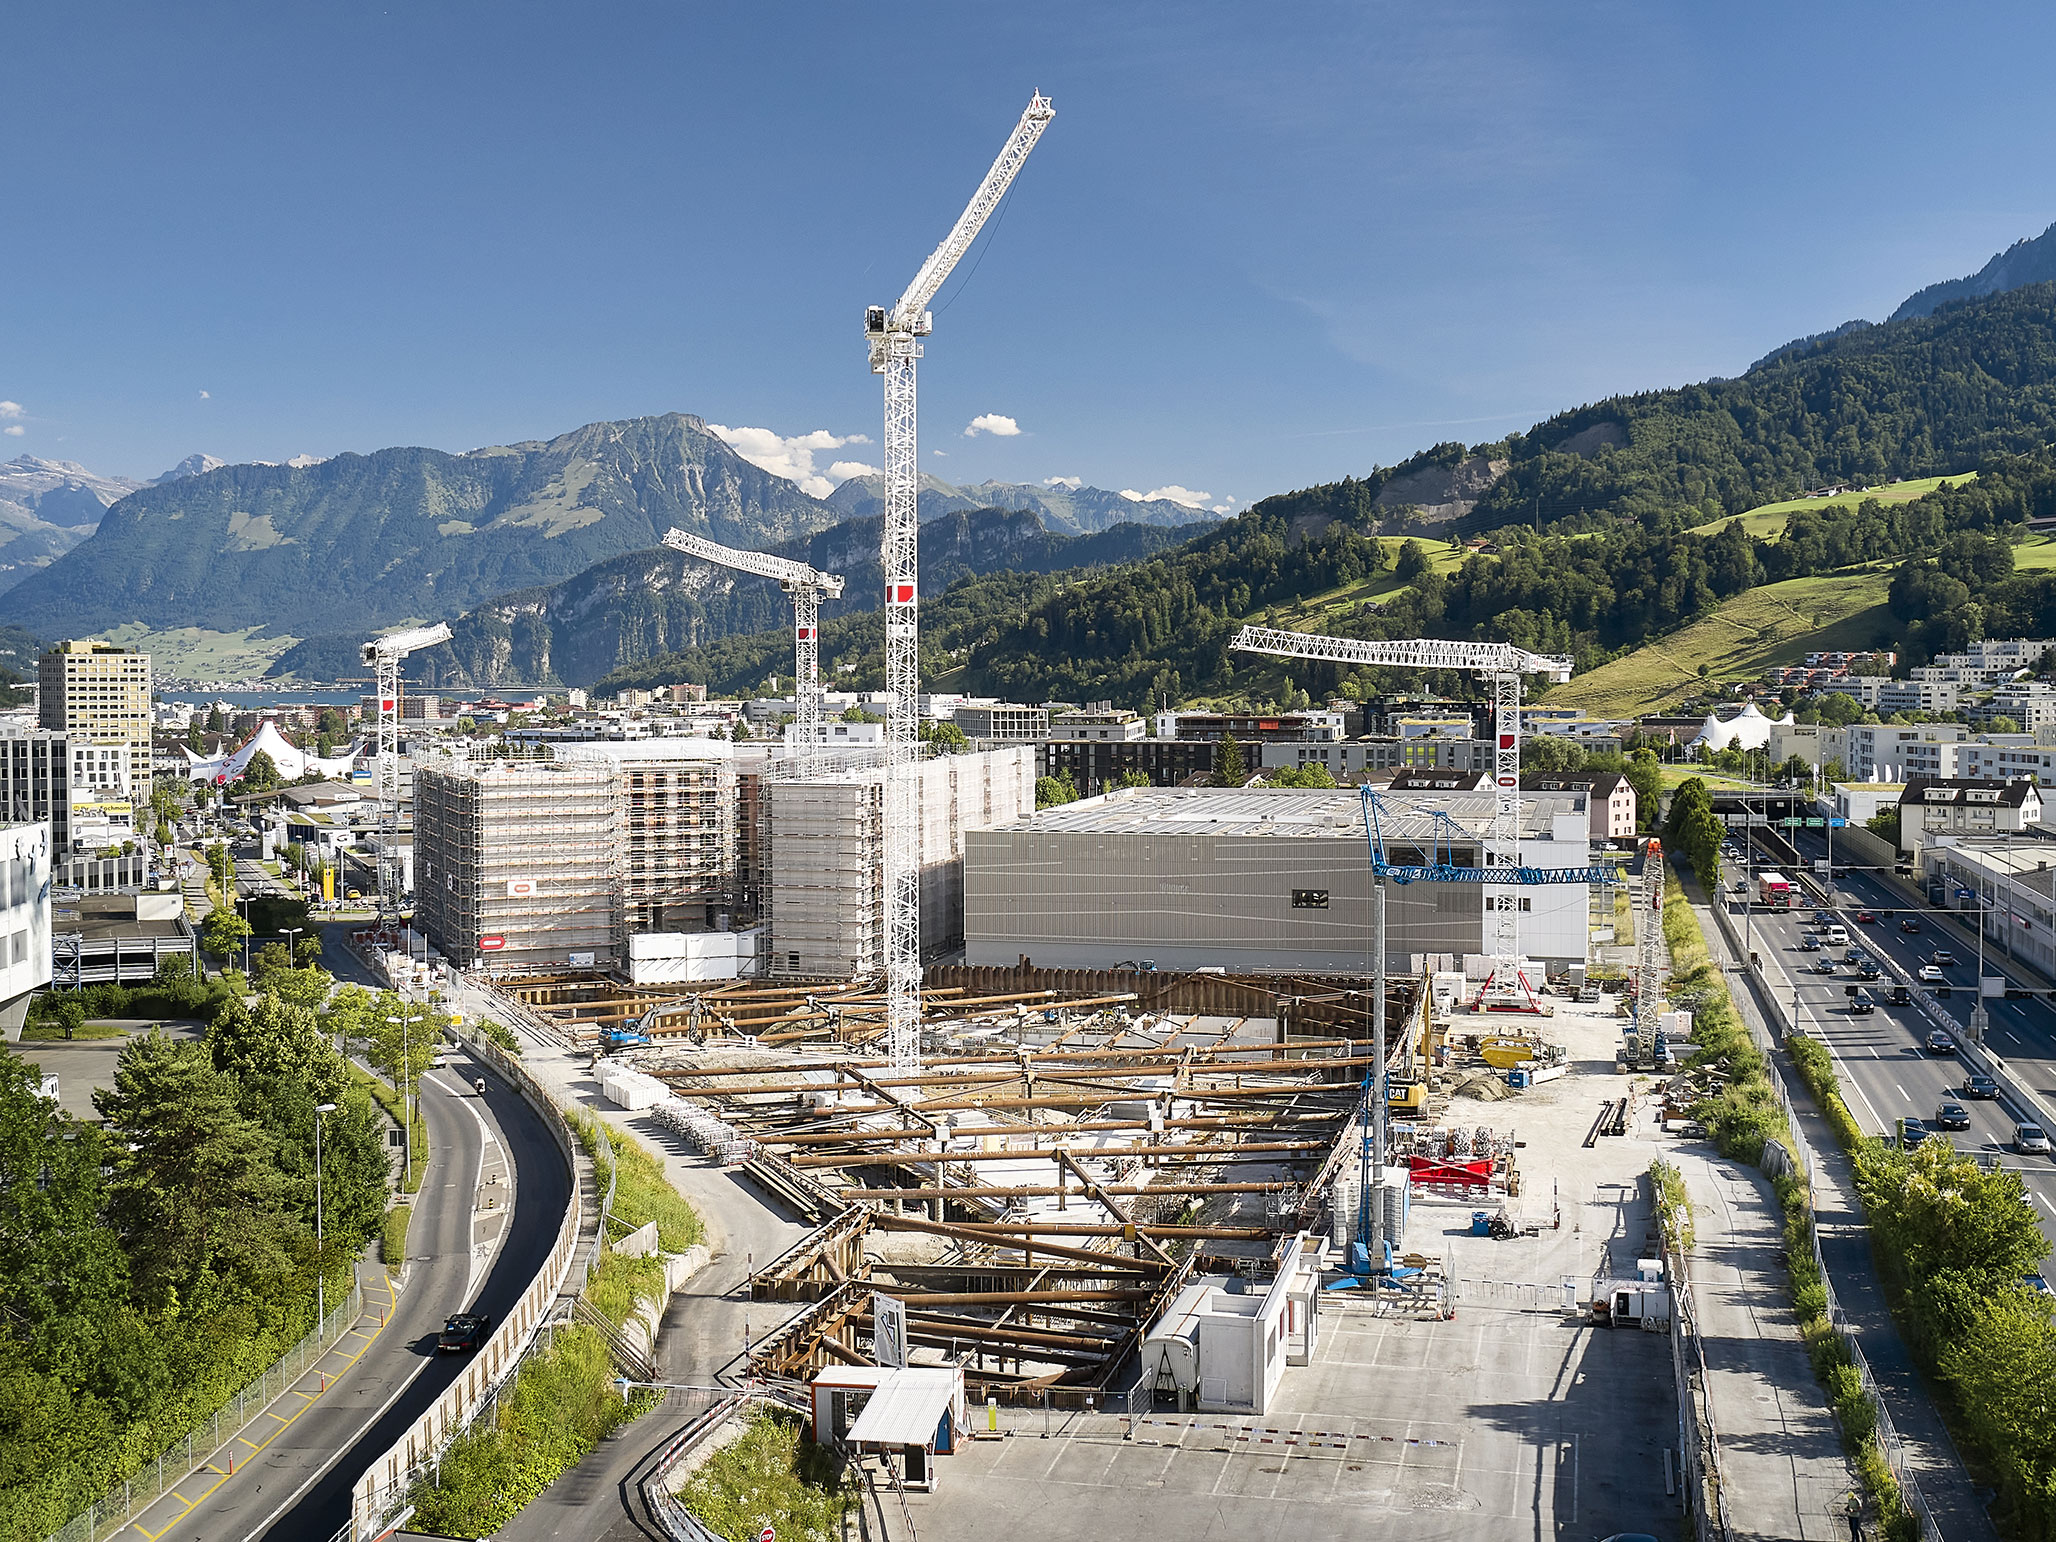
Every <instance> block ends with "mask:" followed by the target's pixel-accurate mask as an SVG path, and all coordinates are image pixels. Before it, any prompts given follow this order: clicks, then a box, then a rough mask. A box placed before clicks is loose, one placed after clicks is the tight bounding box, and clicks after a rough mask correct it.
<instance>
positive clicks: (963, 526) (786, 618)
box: [271, 509, 1183, 689]
mask: <svg viewBox="0 0 2056 1542" xmlns="http://www.w3.org/2000/svg"><path fill="white" fill-rule="evenodd" d="M879 525H880V521H879V520H878V519H876V518H873V519H857V520H848V521H845V522H844V523H842V524H839V525H835V526H832V527H831V528H829V529H827V530H824V531H822V532H820V533H819V534H817V535H814V536H811V537H809V538H807V539H806V540H802V541H792V542H786V543H784V545H783V546H782V547H780V548H778V550H779V555H781V556H788V557H796V558H798V559H800V560H801V561H804V562H807V563H810V564H811V565H813V566H814V567H817V568H819V569H821V570H822V571H823V572H827V573H839V574H841V575H842V576H843V578H844V580H845V587H844V590H843V597H842V598H841V599H840V600H834V601H830V602H828V603H827V604H826V605H824V606H823V607H822V614H823V615H824V616H825V617H829V618H833V617H835V616H839V615H847V614H850V613H851V612H854V611H859V610H869V609H875V608H876V606H877V604H878V600H879V597H880V596H881V595H882V593H883V590H884V574H883V571H882V569H881V567H880V565H879V536H880V529H879ZM1182 534H1183V532H1181V531H1175V530H1167V529H1163V528H1161V527H1152V526H1143V525H1123V526H1118V527H1116V528H1115V529H1113V530H1110V531H1104V532H1102V533H1100V534H1098V535H1092V536H1065V535H1059V534H1054V533H1052V532H1050V531H1048V530H1046V529H1044V528H1043V525H1042V521H1041V519H1040V517H1039V516H1038V515H1035V514H1033V513H1029V512H1027V511H1025V510H1017V511H1002V510H998V509H976V510H956V511H954V512H952V513H948V514H945V515H943V516H942V517H940V518H938V519H933V520H930V521H929V522H928V523H927V524H925V525H923V526H922V527H921V589H922V592H923V593H924V594H934V593H938V592H940V591H941V590H943V589H945V588H947V587H948V586H949V585H950V584H952V583H954V582H956V580H958V579H959V578H963V577H965V576H967V575H969V574H974V573H989V572H993V571H995V570H997V569H1001V568H1007V569H1014V570H1023V571H1030V572H1049V571H1053V570H1055V569H1057V568H1068V567H1086V566H1097V565H1100V564H1103V563H1106V562H1117V561H1124V560H1126V559H1128V558H1131V557H1143V556H1148V555H1150V554H1151V553H1153V552H1156V551H1161V550H1163V549H1164V548H1165V547H1168V546H1170V545H1173V544H1175V543H1176V542H1177V541H1178V539H1179V538H1180V536H1181V535H1182ZM791 621H792V611H791V609H790V606H789V604H788V602H787V601H786V598H785V596H784V595H783V594H782V593H781V592H780V591H779V588H778V586H777V585H776V584H775V583H773V582H771V581H770V580H769V579H763V578H754V577H751V576H749V575H747V574H743V573H737V572H734V571H732V570H730V569H727V568H717V567H713V566H711V565H709V564H707V563H704V562H700V561H698V560H696V559H694V558H691V557H687V556H685V555H683V554H682V553H680V552H675V551H672V550H670V549H669V548H668V547H658V548H657V549H656V550H654V551H639V552H630V553H628V554H626V555H624V556H620V557H610V558H608V559H607V560H606V561H604V562H600V563H596V564H594V565H593V566H592V567H590V568H588V569H586V570H585V571H584V572H583V573H580V574H578V575H577V576H575V577H573V578H570V579H567V580H565V581H564V582H563V583H558V584H551V585H547V586H541V587H537V588H533V589H525V590H521V591H519V592H517V593H514V594H505V595H500V596H498V597H497V598H495V599H492V600H489V601H487V602H486V603H485V604H483V605H480V606H477V607H475V608H474V609H472V610H471V611H470V612H468V613H467V614H466V615H464V616H463V617H461V618H460V619H458V620H457V621H454V622H452V623H451V631H452V632H453V633H454V634H455V635H453V636H452V637H451V639H450V641H449V642H447V643H444V644H442V645H441V646H439V647H435V648H429V649H426V650H424V651H422V652H420V653H417V654H414V655H412V656H411V657H410V658H409V659H408V661H407V678H408V679H409V680H410V681H413V682H416V683H417V684H419V685H420V686H422V687H424V688H447V689H494V688H498V687H500V686H512V685H548V684H554V683H562V684H565V685H589V684H591V683H592V682H593V681H595V680H597V679H599V678H600V677H601V676H603V675H606V674H608V673H610V672H612V671H613V670H615V669H618V668H620V667H621V666H623V665H626V664H639V663H641V662H643V661H644V660H645V659H650V658H655V657H657V656H659V655H661V654H666V653H677V652H679V651H681V650H683V649H686V648H693V647H699V646H701V645H703V644H705V643H709V642H712V641H714V640H716V639H718V638H722V637H731V636H735V635H738V634H741V633H745V632H758V631H764V630H766V629H769V628H773V627H784V626H789V625H790V624H791ZM361 641H362V636H361V634H357V633H346V634H342V635H338V636H334V637H322V638H313V639H309V640H308V641H306V642H303V643H301V644H299V645H298V646H297V647H294V648H293V649H291V650H290V651H289V652H287V653H286V654H285V655H284V656H283V657H281V658H280V659H279V661H278V662H277V663H276V664H275V665H274V666H273V667H272V671H271V673H272V674H273V675H275V676H285V675H299V676H302V677H305V678H313V679H330V678H334V677H335V676H337V675H339V674H344V673H348V672H351V671H352V670H354V669H355V668H356V667H357V665H356V657H357V647H358V644H359V643H360V642H361Z"/></svg>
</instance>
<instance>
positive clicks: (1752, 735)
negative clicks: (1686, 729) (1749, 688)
mask: <svg viewBox="0 0 2056 1542" xmlns="http://www.w3.org/2000/svg"><path fill="white" fill-rule="evenodd" d="M1791 724H1792V714H1791V713H1789V712H1788V713H1786V714H1785V715H1784V716H1783V717H1781V718H1775V719H1773V718H1768V717H1765V716H1764V715H1763V713H1762V712H1760V711H1758V710H1757V706H1756V703H1755V702H1753V701H1752V702H1748V703H1746V704H1744V706H1743V708H1742V710H1741V711H1740V712H1738V713H1736V714H1735V715H1734V716H1733V717H1731V718H1728V719H1727V720H1726V721H1725V722H1724V721H1722V720H1721V719H1720V718H1717V717H1715V716H1714V715H1713V714H1712V713H1711V712H1709V713H1707V714H1706V721H1705V722H1704V723H1702V724H1700V725H1699V733H1698V735H1697V736H1696V737H1695V738H1694V739H1693V740H1692V743H1691V745H1690V746H1689V747H1690V748H1692V749H1697V748H1698V747H1699V746H1700V745H1702V744H1703V745H1705V746H1706V747H1707V748H1708V749H1709V750H1760V749H1763V748H1765V747H1766V746H1768V745H1769V743H1770V731H1771V729H1773V728H1788V727H1790V726H1791Z"/></svg>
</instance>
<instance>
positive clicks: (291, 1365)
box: [50, 1282, 364, 1542]
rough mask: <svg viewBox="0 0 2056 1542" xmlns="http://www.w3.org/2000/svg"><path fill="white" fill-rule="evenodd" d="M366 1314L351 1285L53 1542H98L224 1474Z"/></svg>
mask: <svg viewBox="0 0 2056 1542" xmlns="http://www.w3.org/2000/svg"><path fill="white" fill-rule="evenodd" d="M363 1312H364V1289H363V1287H362V1286H361V1285H358V1284H356V1283H354V1282H353V1283H352V1284H351V1286H350V1293H349V1295H348V1296H347V1297H345V1298H344V1300H343V1301H342V1303H341V1304H340V1305H339V1306H337V1307H336V1308H335V1310H334V1311H332V1312H330V1313H329V1314H328V1316H327V1317H326V1318H325V1319H323V1320H322V1322H321V1323H320V1324H318V1325H317V1326H316V1327H315V1329H314V1330H313V1331H312V1332H311V1333H309V1334H308V1335H307V1336H306V1337H305V1338H303V1339H301V1340H300V1342H299V1343H297V1344H295V1345H294V1346H293V1347H292V1348H291V1349H289V1350H287V1351H286V1352H285V1353H284V1354H283V1355H281V1356H280V1357H279V1358H278V1359H277V1360H275V1361H273V1362H272V1364H271V1365H270V1366H268V1367H266V1369H265V1372H264V1374H263V1375H262V1376H259V1377H258V1378H257V1379H256V1380H255V1381H253V1382H251V1383H250V1384H249V1385H248V1386H247V1387H244V1388H243V1389H242V1390H241V1391H239V1392H237V1393H236V1395H235V1396H234V1397H232V1398H230V1399H229V1400H228V1401H227V1402H225V1403H223V1404H222V1405H221V1407H220V1408H218V1409H216V1410H215V1411H214V1413H212V1414H211V1415H209V1416H208V1418H207V1419H206V1420H205V1422H203V1423H201V1424H199V1425H196V1426H195V1427H194V1428H193V1429H192V1430H190V1431H189V1432H188V1433H187V1434H186V1435H185V1436H183V1437H182V1438H181V1439H179V1440H177V1441H175V1442H173V1443H172V1444H171V1445H169V1446H167V1447H165V1448H164V1450H162V1451H160V1452H159V1453H158V1454H157V1459H156V1460H155V1461H154V1462H145V1463H144V1464H143V1465H142V1466H141V1467H139V1468H137V1469H136V1470H135V1471H134V1472H133V1473H131V1474H130V1475H129V1476H128V1478H127V1479H125V1480H124V1481H123V1483H122V1485H121V1487H119V1488H114V1489H109V1490H108V1491H107V1493H106V1494H105V1495H104V1496H103V1497H102V1498H101V1499H100V1500H98V1501H97V1502H96V1503H94V1504H91V1505H88V1506H87V1507H86V1510H85V1513H83V1514H81V1515H75V1516H73V1517H72V1518H71V1520H70V1521H68V1522H67V1523H66V1524H65V1525H63V1526H61V1527H59V1528H58V1529H57V1530H56V1531H54V1532H52V1533H51V1534H50V1542H100V1539H101V1538H103V1537H110V1536H112V1535H113V1534H114V1533H115V1532H117V1531H119V1530H121V1529H122V1527H124V1526H126V1525H128V1524H129V1522H130V1521H132V1520H134V1519H135V1518H136V1517H137V1516H139V1515H141V1514H142V1513H143V1511H144V1510H146V1509H148V1508H149V1507H150V1506H151V1505H153V1504H155V1503H156V1502H157V1501H158V1500H159V1499H161V1498H162V1497H163V1496H164V1495H165V1493H166V1492H167V1491H169V1490H170V1489H172V1488H173V1487H175V1486H176V1485H178V1484H180V1483H183V1482H184V1481H185V1480H186V1479H187V1478H189V1477H191V1476H192V1475H193V1473H195V1472H196V1471H198V1470H199V1469H200V1468H202V1467H204V1466H206V1465H208V1464H209V1463H210V1462H215V1461H219V1462H220V1463H221V1464H222V1470H223V1471H224V1472H226V1471H228V1470H229V1467H230V1466H231V1464H233V1463H234V1462H235V1460H236V1458H235V1456H234V1454H233V1452H232V1451H231V1450H229V1449H228V1448H229V1447H230V1443H231V1442H232V1441H233V1440H234V1439H235V1437H236V1436H237V1435H238V1434H239V1433H241V1431H242V1430H243V1429H244V1428H245V1427H246V1426H248V1425H249V1423H250V1422H251V1420H253V1419H255V1418H257V1417H258V1416H259V1415H261V1414H262V1413H263V1412H264V1410H265V1409H267V1408H269V1407H270V1406H271V1404H272V1403H273V1402H274V1401H275V1400H276V1399H277V1398H279V1397H280V1396H281V1395H282V1394H283V1393H284V1392H285V1390H286V1389H287V1388H288V1387H290V1386H292V1385H293V1384H294V1383H295V1382H297V1381H298V1380H299V1379H300V1378H301V1377H302V1376H304V1375H306V1374H307V1370H308V1368H309V1367H310V1366H312V1365H313V1364H314V1363H315V1362H316V1361H317V1360H319V1359H320V1358H321V1357H322V1356H323V1355H325V1354H327V1353H328V1351H329V1350H330V1349H332V1348H333V1347H334V1346H335V1344H336V1341H337V1340H338V1339H340V1338H341V1337H342V1336H343V1335H344V1334H345V1333H347V1332H349V1331H350V1329H351V1328H352V1327H353V1326H355V1324H356V1322H357V1319H358V1318H359V1317H360V1316H362V1315H363Z"/></svg>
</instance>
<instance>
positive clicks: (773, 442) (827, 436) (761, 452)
mask: <svg viewBox="0 0 2056 1542" xmlns="http://www.w3.org/2000/svg"><path fill="white" fill-rule="evenodd" d="M707 432H708V433H710V434H712V435H713V436H714V437H715V438H716V439H719V440H720V441H721V442H722V443H723V444H725V445H727V446H728V447H729V449H731V450H733V451H735V453H736V454H738V455H740V456H741V457H742V458H743V459H744V460H746V461H748V462H749V463H750V464H751V465H752V466H756V467H759V468H761V469H762V470H765V471H768V472H770V473H771V474H772V475H773V476H778V477H784V478H785V479H786V480H787V481H788V482H797V483H798V484H799V489H800V491H801V492H803V493H806V494H808V495H809V496H811V497H815V498H826V497H827V496H828V495H829V494H830V493H832V492H834V491H835V481H834V480H831V479H830V478H831V477H832V476H833V474H834V473H833V468H831V470H830V475H829V476H823V475H822V474H821V473H820V472H818V471H816V470H815V469H814V455H815V453H816V452H817V451H820V450H839V449H841V448H842V447H843V446H844V445H846V444H869V443H870V442H871V441H870V440H869V439H868V438H866V437H865V436H864V435H862V434H843V435H840V436H838V435H835V434H831V433H829V432H828V430H827V429H825V428H817V429H815V430H814V431H813V432H812V433H810V434H796V435H794V436H793V437H792V438H790V439H788V438H786V437H785V436H784V435H782V434H775V433H773V432H772V431H771V430H770V429H768V428H730V427H728V426H727V425H726V424H723V423H709V424H708V425H707ZM855 474H857V475H861V474H862V473H855ZM838 480H840V479H838Z"/></svg>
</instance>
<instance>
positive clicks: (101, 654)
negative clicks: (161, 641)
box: [37, 639, 150, 798]
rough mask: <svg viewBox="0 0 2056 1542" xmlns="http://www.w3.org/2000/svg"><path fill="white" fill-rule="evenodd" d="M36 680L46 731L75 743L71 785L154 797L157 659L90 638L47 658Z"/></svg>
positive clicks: (62, 647)
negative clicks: (153, 678)
mask: <svg viewBox="0 0 2056 1542" xmlns="http://www.w3.org/2000/svg"><path fill="white" fill-rule="evenodd" d="M37 675H38V684H39V686H40V690H39V691H38V695H37V701H38V710H39V712H40V714H41V723H42V726H43V727H44V728H47V729H54V730H60V731H62V732H64V733H66V734H68V735H70V737H71V751H72V778H71V780H72V785H73V786H74V787H94V788H98V789H100V790H102V791H104V792H106V793H108V794H109V795H110V796H118V797H123V798H126V797H129V796H131V795H134V796H144V795H147V793H148V792H149V788H150V655H149V654H147V653H139V652H137V651H136V650H135V649H134V648H118V647H115V646H113V645H112V644H110V643H103V642H94V641H91V640H90V639H89V640H85V641H79V642H64V643H59V644H58V645H57V646H56V647H54V648H52V649H51V650H50V651H49V652H48V653H45V654H44V655H43V657H42V659H41V660H40V662H39V664H38V668H37ZM106 751H119V752H120V753H118V754H113V753H103V752H106Z"/></svg>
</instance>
